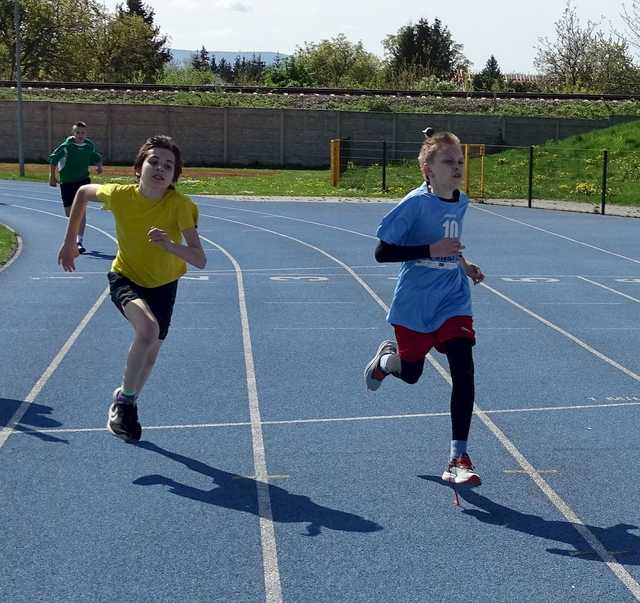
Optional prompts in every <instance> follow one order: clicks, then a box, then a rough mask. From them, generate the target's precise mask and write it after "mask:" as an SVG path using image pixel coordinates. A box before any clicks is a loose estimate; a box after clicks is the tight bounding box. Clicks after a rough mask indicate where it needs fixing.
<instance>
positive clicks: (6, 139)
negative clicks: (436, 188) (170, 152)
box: [0, 101, 634, 167]
mask: <svg viewBox="0 0 640 603" xmlns="http://www.w3.org/2000/svg"><path fill="white" fill-rule="evenodd" d="M23 106H24V155H25V160H27V161H45V160H46V158H47V155H48V154H49V152H50V151H51V149H52V148H53V147H54V146H55V145H57V144H58V143H60V142H61V141H62V140H63V139H64V137H65V136H67V135H68V134H69V133H70V129H71V125H72V124H73V123H74V122H76V121H86V122H87V125H88V127H89V137H90V138H91V139H92V140H93V141H94V142H95V143H96V146H97V148H98V150H99V151H100V152H101V153H102V154H103V156H104V157H105V161H106V163H113V164H129V163H131V162H132V161H133V158H134V156H135V153H136V151H137V149H138V148H139V147H140V145H141V144H142V143H143V142H144V140H145V139H146V138H147V137H148V136H151V135H153V134H169V135H171V136H173V137H174V138H175V139H176V141H177V142H178V144H179V145H180V147H181V148H182V150H183V155H184V158H185V162H186V164H187V165H218V166H221V165H232V166H233V165H237V166H246V165H261V166H271V167H279V166H300V167H325V166H327V165H328V162H329V140H331V139H332V138H337V137H351V138H352V139H353V140H354V141H381V140H386V141H387V142H388V143H389V150H390V157H391V158H394V157H402V156H407V155H408V156H411V157H413V156H415V153H416V152H417V148H418V145H419V142H420V140H421V138H422V135H421V133H420V131H421V130H422V129H423V128H424V127H425V126H427V125H429V126H433V127H434V128H436V129H437V130H450V131H453V132H455V133H456V134H457V135H458V136H459V137H460V139H461V140H462V141H463V142H469V143H484V144H487V145H506V146H529V145H532V144H541V143H543V142H545V141H547V140H550V139H558V138H565V137H567V136H571V135H574V134H580V133H584V132H588V131H590V130H593V129H597V128H606V127H609V126H611V125H613V124H615V123H619V122H624V121H631V120H632V119H634V118H632V117H614V118H611V119H601V120H580V119H557V118H533V117H532V118H522V117H501V116H487V115H469V114H434V115H430V114H425V113H359V112H346V111H306V110H297V109H284V110H281V109H227V108H225V109H217V108H209V107H180V106H166V105H119V104H118V105H98V104H81V103H49V102H25V103H24V105H23ZM0 160H4V161H17V128H16V105H15V102H13V101H0Z"/></svg>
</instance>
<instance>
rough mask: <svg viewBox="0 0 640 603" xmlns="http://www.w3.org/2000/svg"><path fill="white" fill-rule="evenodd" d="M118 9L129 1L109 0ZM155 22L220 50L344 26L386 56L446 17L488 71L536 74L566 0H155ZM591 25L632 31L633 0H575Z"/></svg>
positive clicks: (317, 35)
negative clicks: (628, 13)
mask: <svg viewBox="0 0 640 603" xmlns="http://www.w3.org/2000/svg"><path fill="white" fill-rule="evenodd" d="M102 1H103V3H104V5H105V6H106V8H107V9H109V10H113V9H114V8H115V6H116V5H117V4H119V3H123V0H102ZM145 4H147V5H148V6H151V7H152V8H153V10H154V11H155V22H156V24H157V25H158V26H159V27H160V30H161V32H162V33H163V34H164V35H168V36H169V46H170V47H171V48H180V49H186V50H197V49H200V48H201V47H202V46H204V47H205V48H206V49H207V50H210V51H212V50H215V51H233V52H236V51H242V52H254V51H255V52H256V54H258V53H260V52H265V51H271V52H280V53H283V54H292V53H293V52H294V51H295V49H296V47H301V46H304V44H305V42H320V41H322V40H325V39H331V38H334V37H335V36H337V35H338V34H340V33H343V34H345V35H346V37H347V38H348V39H349V40H350V41H351V42H353V43H355V42H362V44H363V46H364V48H365V49H366V50H368V51H369V52H372V53H374V54H376V55H378V56H379V57H381V58H382V57H383V56H384V48H383V46H382V40H384V39H385V38H386V36H387V35H389V34H395V33H397V31H398V30H399V29H400V28H401V27H402V26H403V25H407V24H409V23H416V22H417V21H418V20H419V19H421V18H426V19H427V20H428V21H429V23H433V20H434V19H436V18H439V19H440V21H441V22H442V23H443V24H444V25H446V26H447V27H448V28H449V31H450V32H451V34H452V37H453V40H454V41H455V42H457V43H460V44H462V45H463V54H464V55H465V56H466V57H467V58H468V59H469V60H470V61H471V62H472V70H474V71H480V70H481V69H482V68H483V67H484V66H485V65H486V62H487V60H488V59H489V57H490V56H491V55H492V54H493V55H494V56H495V57H496V59H497V61H498V65H499V67H500V69H501V71H502V72H503V73H533V72H535V67H534V64H533V61H534V58H535V55H536V46H538V45H539V40H540V38H548V39H549V40H555V23H556V21H558V20H559V19H560V18H561V17H562V13H563V10H564V8H565V7H566V2H565V1H564V0H533V1H532V0H474V1H470V0H450V1H448V2H439V3H438V2H419V1H418V0H387V1H382V0H368V1H361V0H351V1H350V2H346V1H345V0H269V1H266V0H178V1H176V0H149V1H148V2H145ZM572 4H573V6H574V8H575V10H576V13H577V15H578V17H579V18H580V20H581V22H582V24H583V25H586V23H587V21H589V20H590V21H593V22H601V29H602V30H603V31H604V32H606V33H609V31H611V29H612V28H614V29H617V30H618V31H620V32H625V31H626V27H625V25H624V22H623V21H622V18H621V17H620V15H621V13H622V10H623V6H624V5H625V4H626V7H627V9H631V4H632V0H609V1H608V2H603V1H602V0H573V2H572Z"/></svg>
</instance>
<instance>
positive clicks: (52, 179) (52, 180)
mask: <svg viewBox="0 0 640 603" xmlns="http://www.w3.org/2000/svg"><path fill="white" fill-rule="evenodd" d="M49 186H53V187H56V186H58V181H57V180H56V177H55V176H49Z"/></svg>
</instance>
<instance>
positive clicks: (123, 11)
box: [116, 0, 166, 41]
mask: <svg viewBox="0 0 640 603" xmlns="http://www.w3.org/2000/svg"><path fill="white" fill-rule="evenodd" d="M125 4H126V8H125V5H123V4H118V6H117V7H116V13H117V15H118V16H119V17H123V16H125V15H129V16H130V17H134V16H138V17H142V20H143V21H144V22H145V23H146V24H147V25H148V26H149V27H153V20H154V18H155V16H156V13H155V11H154V10H153V9H152V8H151V7H150V6H148V5H146V4H144V3H143V2H142V0H127V1H126V3H125ZM165 41H166V40H165Z"/></svg>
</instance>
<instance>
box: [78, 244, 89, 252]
mask: <svg viewBox="0 0 640 603" xmlns="http://www.w3.org/2000/svg"><path fill="white" fill-rule="evenodd" d="M86 252H87V250H86V249H85V247H84V245H83V244H82V243H81V242H80V241H78V253H80V254H82V253H86Z"/></svg>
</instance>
